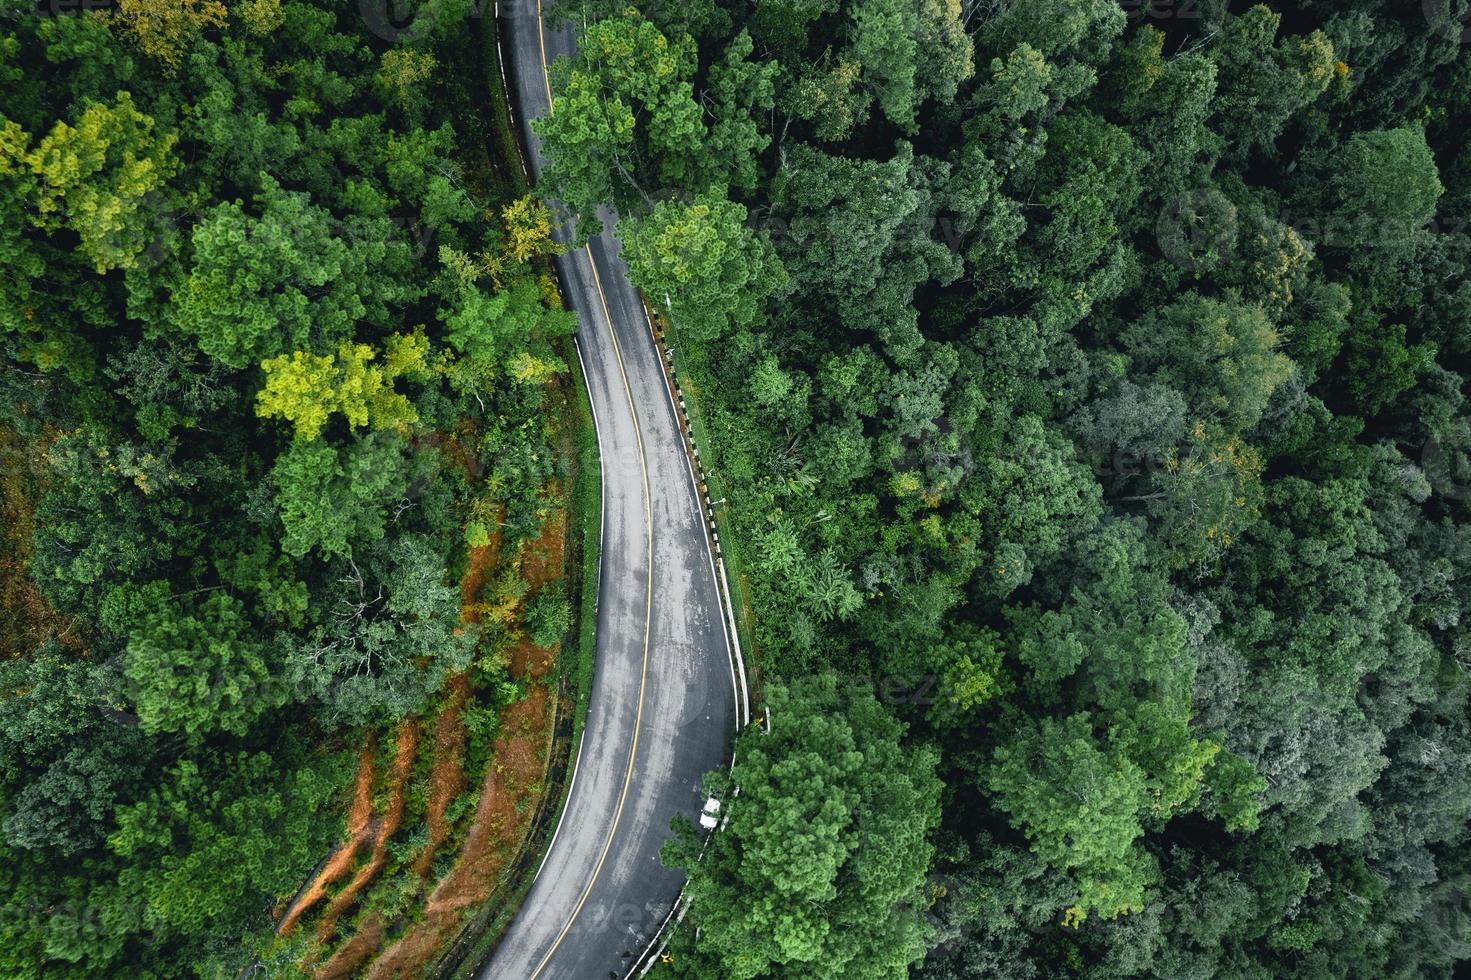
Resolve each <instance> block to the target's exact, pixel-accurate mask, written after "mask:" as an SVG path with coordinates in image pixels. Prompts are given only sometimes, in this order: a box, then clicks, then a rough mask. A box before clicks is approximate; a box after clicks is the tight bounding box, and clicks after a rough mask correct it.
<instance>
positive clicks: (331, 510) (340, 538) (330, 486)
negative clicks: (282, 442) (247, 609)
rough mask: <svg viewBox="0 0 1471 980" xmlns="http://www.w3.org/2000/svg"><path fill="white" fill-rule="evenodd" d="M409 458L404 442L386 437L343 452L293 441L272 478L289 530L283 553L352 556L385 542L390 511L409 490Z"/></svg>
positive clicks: (368, 438)
mask: <svg viewBox="0 0 1471 980" xmlns="http://www.w3.org/2000/svg"><path fill="white" fill-rule="evenodd" d="M403 454H404V443H403V440H402V439H401V438H400V437H398V436H396V435H393V434H390V433H383V432H372V433H369V434H367V435H365V436H361V437H358V438H355V439H353V440H352V441H351V442H350V443H348V444H347V445H345V446H340V447H339V446H333V445H331V444H329V443H325V442H320V441H313V442H305V441H301V440H297V441H295V442H293V443H292V444H291V445H290V446H289V447H287V449H286V451H285V452H283V453H282V454H281V455H280V456H279V457H278V458H277V460H276V463H275V465H274V466H273V467H272V468H271V474H270V480H271V484H272V486H273V487H274V488H275V499H276V508H277V512H278V513H279V514H280V518H281V524H282V526H283V528H284V530H285V536H284V537H283V539H282V541H281V550H282V551H284V552H285V553H286V554H288V555H294V556H296V557H301V556H303V555H305V554H306V553H307V552H309V551H311V550H312V549H316V550H317V551H319V552H320V553H321V554H322V555H324V556H330V555H342V556H350V555H351V554H352V551H353V544H354V543H362V542H371V541H377V540H379V539H381V538H382V537H383V534H384V527H385V524H386V523H387V519H388V514H387V509H388V506H389V504H390V503H392V502H393V501H395V500H397V499H398V498H400V497H401V496H402V495H403V493H404V490H405V489H406V486H407V483H406V472H407V467H406V465H405V461H404V455H403Z"/></svg>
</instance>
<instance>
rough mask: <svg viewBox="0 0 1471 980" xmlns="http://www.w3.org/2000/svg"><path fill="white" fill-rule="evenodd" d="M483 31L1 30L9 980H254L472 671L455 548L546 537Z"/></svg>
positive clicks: (551, 335) (518, 242) (457, 14)
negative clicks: (480, 513) (361, 812)
mask: <svg viewBox="0 0 1471 980" xmlns="http://www.w3.org/2000/svg"><path fill="white" fill-rule="evenodd" d="M471 13H472V11H471V10H470V9H469V8H468V7H467V6H465V5H444V9H442V10H440V11H438V12H437V14H436V16H435V18H434V29H433V30H431V31H428V32H416V33H412V34H410V32H405V33H404V35H403V36H402V37H400V38H399V39H398V42H397V43H391V42H390V41H389V40H388V39H387V38H386V37H385V36H383V34H379V33H374V30H373V25H372V24H371V23H369V22H368V20H366V19H365V11H364V10H361V9H360V8H359V6H358V5H357V4H356V3H352V2H345V3H327V4H321V3H297V2H290V0H288V2H284V3H278V2H275V0H242V2H239V3H235V2H232V3H230V4H229V5H228V9H227V7H226V5H225V4H222V3H219V2H215V0H199V2H193V0H190V2H172V0H123V2H122V3H119V4H118V5H117V7H116V8H115V9H113V10H109V11H92V10H91V9H90V8H89V9H88V10H82V9H81V8H76V9H72V10H68V11H57V10H52V11H50V14H52V15H51V16H47V15H45V14H44V13H42V14H36V13H35V12H32V11H26V12H20V11H19V10H18V8H17V9H16V10H9V9H7V12H6V16H5V17H4V19H3V24H4V26H3V28H0V90H3V94H0V229H3V230H0V265H3V271H0V436H3V438H4V445H5V447H6V450H7V455H6V456H5V458H4V462H3V464H0V515H3V517H0V520H3V521H4V525H3V527H0V532H3V534H0V551H3V552H5V557H4V560H3V562H0V565H3V567H4V576H5V578H4V582H5V588H4V590H3V592H0V620H4V621H5V624H6V628H5V629H4V631H3V637H4V641H3V642H4V644H5V645H4V647H3V648H0V891H3V892H4V897H3V898H0V923H3V926H0V933H3V935H4V937H5V941H4V943H3V944H0V945H3V948H0V975H4V976H6V977H41V976H46V977H52V976H55V977H83V976H89V977H98V976H128V977H140V978H164V977H184V976H221V977H222V976H233V975H236V974H239V973H241V972H242V971H243V970H244V969H245V968H246V967H247V966H248V965H249V964H250V963H251V960H252V957H253V955H254V952H255V950H256V949H257V948H258V947H259V946H260V945H262V944H263V943H264V942H265V938H266V937H269V936H270V935H271V930H272V926H273V913H276V914H279V912H280V908H279V907H276V906H278V903H280V902H281V900H282V899H283V898H285V897H288V896H290V895H291V894H292V893H294V892H295V891H296V890H297V888H298V887H300V885H301V884H302V882H303V880H304V879H305V877H306V876H307V875H308V874H309V873H310V871H311V869H312V868H313V867H314V866H315V865H316V864H317V863H318V862H319V861H321V859H322V858H323V857H324V856H325V855H326V854H327V852H328V850H329V847H330V845H331V843H332V842H333V841H334V840H339V839H340V834H341V832H342V814H343V813H344V812H345V810H346V806H345V803H344V789H345V785H346V783H347V782H348V781H349V777H350V774H351V772H352V765H351V761H352V759H353V757H354V755H355V751H354V748H353V746H355V745H356V744H358V743H360V742H361V741H362V739H363V737H364V734H365V732H374V731H380V730H381V731H393V730H395V729H396V728H397V727H398V725H399V724H400V722H401V721H402V720H403V719H406V718H412V717H414V716H415V715H417V714H420V713H422V712H424V711H426V710H427V709H429V708H430V707H431V706H432V705H434V704H435V698H436V696H437V695H438V693H439V692H440V691H441V689H442V688H444V687H445V682H446V678H447V677H449V676H451V675H452V674H456V673H462V672H464V671H466V670H467V668H468V667H469V665H470V663H471V662H472V660H474V659H475V657H476V653H477V650H480V645H481V644H482V643H486V642H488V641H487V640H486V637H485V635H484V633H483V632H482V631H480V630H478V629H477V628H476V626H475V625H474V624H472V623H468V622H462V616H461V603H462V596H461V592H460V583H459V578H460V576H461V573H462V568H463V565H464V562H465V557H466V554H467V544H466V541H465V534H464V531H463V530H462V528H463V526H464V524H465V523H466V518H467V516H468V513H469V511H470V509H471V502H472V499H474V498H477V497H479V496H481V495H484V496H487V497H490V496H493V497H494V499H495V500H496V501H497V503H498V504H499V505H500V506H502V507H503V508H504V514H503V521H502V525H503V528H504V531H503V536H504V539H505V541H506V544H507V546H508V547H509V548H511V549H513V550H514V549H515V548H516V547H517V545H518V544H519V540H520V537H522V536H524V535H526V534H527V533H529V531H530V530H531V529H533V528H534V527H535V526H536V525H537V520H536V515H537V514H538V513H539V512H541V511H542V510H544V509H545V507H546V499H545V488H546V487H547V486H548V484H549V482H550V481H551V479H552V477H553V468H554V466H555V460H556V454H555V453H554V452H553V450H552V449H551V448H550V442H551V437H550V432H551V431H552V429H551V426H552V420H551V419H549V418H548V408H547V404H546V403H545V402H544V401H543V399H544V396H545V392H546V390H547V383H548V380H549V379H551V378H552V377H553V376H554V375H556V374H557V373H558V372H560V371H562V370H563V367H564V362H563V361H562V359H561V358H560V357H559V356H558V354H557V353H556V351H555V349H554V348H553V346H552V341H553V340H555V339H556V338H557V337H559V336H562V335H565V334H567V333H569V332H570V331H571V329H572V327H573V321H572V317H571V315H570V314H569V313H566V312H564V311H561V310H560V309H554V308H553V307H554V305H555V290H554V289H552V288H550V286H549V284H548V283H546V281H545V278H544V276H543V275H542V272H541V270H540V269H539V268H537V266H536V263H537V262H538V261H539V260H540V257H541V256H544V255H546V254H548V253H549V252H550V251H552V250H553V248H554V246H552V245H551V244H550V240H551V222H550V217H549V214H548V212H547V211H546V209H545V207H543V206H542V205H541V204H540V203H539V202H537V201H535V200H533V199H531V198H527V197H524V196H523V194H522V192H521V189H520V187H519V184H518V183H517V182H515V181H510V180H506V179H505V178H504V175H502V174H500V173H499V172H498V171H497V170H495V166H496V165H495V164H488V163H486V162H485V161H486V157H487V152H486V145H485V140H486V138H487V136H486V131H485V127H484V125H483V121H482V119H481V118H480V116H479V114H478V113H479V108H478V107H477V106H474V105H473V99H474V96H472V95H470V94H469V91H470V89H471V88H473V85H471V83H470V81H467V78H468V79H471V80H473V83H474V85H479V84H481V82H480V81H479V80H478V79H475V75H474V72H479V71H481V70H482V67H483V63H482V61H481V60H480V59H481V52H480V51H479V49H478V48H477V45H478V44H479V43H480V40H479V35H478V34H477V33H476V32H473V31H470V30H469V29H468V21H466V18H467V17H468V16H470V14H471ZM452 65H453V66H455V67H454V69H453V72H452V71H451V68H450V66H452ZM472 66H473V68H474V72H472V71H471V70H470V69H471V67H472ZM763 70H764V69H763ZM455 73H459V74H463V75H465V76H466V77H456V74H455ZM620 77H621V76H620ZM474 91H477V92H478V91H481V89H479V88H474ZM757 94H758V95H759V93H757ZM742 97H743V96H741V95H736V94H733V95H732V96H731V98H732V99H734V100H735V101H736V102H737V103H739V102H740V99H741V98H742ZM660 118H661V119H662V118H663V117H662V116H661V117H660ZM748 129H749V127H748ZM670 138H671V139H675V137H674V136H671V137H670ZM730 139H731V141H732V145H733V147H739V146H746V145H748V144H749V143H750V142H751V141H752V140H753V137H752V135H751V134H750V133H749V131H745V132H740V133H733V134H732V135H731V137H730ZM757 142H759V140H757ZM683 145H684V144H680V143H679V142H678V139H675V143H674V144H672V146H683ZM732 152H735V151H734V150H732ZM746 152H750V151H749V149H748V150H747V151H746ZM496 155H497V156H499V155H500V154H496ZM467 160H469V161H474V164H473V165H467V164H466V162H465V161H467ZM487 175H488V176H487ZM502 183H504V184H505V186H501V184H502ZM721 203H723V202H721ZM736 227H737V228H739V222H738V221H737V222H736ZM754 315H755V314H754V313H749V314H747V322H749V321H750V319H752V318H754ZM12 447H19V449H18V451H17V453H16V458H18V459H22V460H27V461H30V463H31V465H29V466H28V467H24V468H15V467H12V466H11V465H10V463H11V461H12V456H11V454H10V450H11V449H12ZM481 533H482V534H483V533H484V532H483V529H482V532H481ZM12 549H14V560H12V554H11V550H12ZM513 577H514V576H513ZM17 583H21V584H17ZM513 584H514V583H513ZM522 588H523V589H524V585H523V586H522ZM563 604H564V606H565V605H566V601H565V599H564V600H563ZM569 616H570V613H569V612H568V611H567V610H566V609H565V608H564V609H563V610H562V611H561V618H560V622H561V623H562V629H561V632H565V631H566V629H567V619H568V617H569ZM543 618H544V619H545V620H546V622H545V623H543V624H542V627H541V629H540V630H539V631H538V636H539V637H543V638H544V637H545V636H546V634H547V632H548V630H550V629H551V628H552V627H554V626H555V625H556V624H557V622H558V621H559V620H558V618H557V616H556V610H555V609H553V610H552V611H551V613H550V614H549V615H547V616H545V617H543ZM12 621H14V622H15V623H17V625H16V627H15V628H14V629H12V628H11V623H12ZM36 623H42V624H46V626H45V628H42V627H41V626H35V625H33V624H36ZM558 639H560V633H559V634H557V635H556V636H555V637H553V638H552V639H551V640H550V641H548V642H556V640H558ZM481 652H482V653H485V651H483V650H482V651H481ZM482 659H485V660H487V661H489V659H490V658H489V657H488V656H485V657H482ZM485 673H487V674H494V673H495V670H494V669H491V668H487V670H486V671H485ZM500 676H501V677H502V678H503V676H504V675H503V674H501V675H500ZM491 686H492V687H493V686H494V685H493V684H492V685H491ZM480 710H483V711H489V710H490V709H489V708H483V709H480ZM416 805H419V806H420V810H421V813H422V804H416ZM419 819H420V820H421V821H422V816H420V817H419Z"/></svg>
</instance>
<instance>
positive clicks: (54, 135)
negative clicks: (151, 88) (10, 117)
mask: <svg viewBox="0 0 1471 980" xmlns="http://www.w3.org/2000/svg"><path fill="white" fill-rule="evenodd" d="M10 132H11V136H12V138H15V137H18V136H19V135H20V134H19V133H18V131H16V130H11V131H10ZM177 139H178V134H177V133H172V132H170V133H163V134H155V133H154V122H153V119H152V118H151V117H149V116H147V115H144V114H143V113H142V112H139V111H138V109H137V107H136V106H135V105H134V103H133V96H132V95H131V94H130V93H128V92H118V93H117V97H116V98H115V99H114V100H113V103H112V104H111V105H108V104H106V103H94V104H91V105H88V106H87V107H86V108H85V109H83V110H82V113H81V116H80V117H79V118H78V119H77V123H76V125H75V126H72V125H68V124H67V123H65V122H58V123H57V124H56V125H55V127H53V128H52V130H51V132H50V133H48V134H47V135H46V136H44V137H42V139H41V141H40V142H39V143H38V144H37V145H36V148H35V149H34V150H32V151H31V152H30V153H28V154H27V155H26V162H27V163H28V164H29V165H30V168H31V170H32V172H33V173H34V174H35V178H36V185H37V190H36V194H37V197H36V213H35V214H34V215H33V217H32V220H33V221H34V222H35V223H36V224H37V225H38V226H39V227H41V228H45V229H47V230H52V231H54V230H56V229H60V228H66V229H69V230H70V231H73V232H75V233H76V234H77V236H78V237H79V238H80V239H81V242H82V250H83V251H84V252H85V253H86V255H87V257H88V258H89V259H91V261H92V263H93V265H94V266H95V267H96V269H97V271H98V272H106V271H107V270H108V269H116V268H121V269H127V268H130V267H131V266H132V265H133V263H134V261H135V260H136V258H137V255H138V253H139V252H140V251H142V249H143V247H144V246H145V245H146V244H147V243H148V242H149V241H150V240H151V239H152V237H153V229H152V228H151V227H150V224H149V223H150V222H153V221H157V220H159V219H160V218H161V217H162V215H161V214H159V213H156V212H155V211H153V210H150V208H149V205H150V203H151V204H152V205H154V206H155V207H156V206H158V205H159V204H161V203H162V197H161V193H160V189H161V187H162V186H163V183H164V181H166V180H167V179H168V178H169V176H170V175H171V174H172V172H173V170H174V168H175V167H176V166H177V163H176V161H175V160H174V158H173V156H172V150H173V147H174V143H175V142H176V140H177Z"/></svg>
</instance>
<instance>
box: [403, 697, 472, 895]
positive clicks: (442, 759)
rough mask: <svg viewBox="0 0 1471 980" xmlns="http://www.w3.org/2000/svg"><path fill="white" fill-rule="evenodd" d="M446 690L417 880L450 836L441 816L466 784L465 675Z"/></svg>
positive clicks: (436, 731)
mask: <svg viewBox="0 0 1471 980" xmlns="http://www.w3.org/2000/svg"><path fill="white" fill-rule="evenodd" d="M446 689H447V690H448V692H449V695H448V697H447V698H446V700H445V703H444V708H443V709H441V710H440V712H439V718H438V719H436V720H435V723H434V745H433V750H434V769H433V770H432V771H431V772H430V774H429V804H428V808H427V810H426V812H425V814H424V820H425V822H426V823H427V824H428V827H429V839H428V841H427V842H426V843H425V845H424V851H423V853H421V854H420V855H419V857H418V858H417V859H416V860H415V861H414V869H413V870H414V874H415V875H417V876H418V877H420V878H422V877H424V876H425V875H426V874H428V873H429V867H430V865H431V864H432V863H433V862H434V853H435V851H437V850H438V849H439V845H440V844H442V843H443V842H444V838H445V835H446V834H448V832H449V828H448V826H447V825H446V824H445V822H444V814H445V811H446V810H447V809H449V805H450V803H451V802H452V801H453V800H454V798H455V797H456V796H458V795H459V794H460V790H461V789H462V788H463V786H464V782H465V768H464V761H465V726H464V725H463V724H461V723H460V709H461V708H463V707H464V705H465V700H466V699H467V698H468V697H469V696H470V681H469V679H468V678H467V677H466V676H465V675H464V674H456V675H455V676H453V677H451V678H450V679H449V681H448V683H447V685H446Z"/></svg>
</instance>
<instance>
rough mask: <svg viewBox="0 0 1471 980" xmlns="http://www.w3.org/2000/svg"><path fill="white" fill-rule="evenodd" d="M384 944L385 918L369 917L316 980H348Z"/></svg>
mask: <svg viewBox="0 0 1471 980" xmlns="http://www.w3.org/2000/svg"><path fill="white" fill-rule="evenodd" d="M381 942H383V917H382V916H381V915H379V914H378V913H376V912H374V913H373V914H371V915H369V916H367V917H366V918H364V919H363V921H362V923H361V924H360V925H359V926H358V931H357V932H356V933H355V934H354V935H353V937H352V938H351V939H349V940H348V941H347V942H345V943H343V944H342V946H341V947H339V948H338V950H337V952H335V953H333V954H332V957H331V958H330V959H329V960H327V962H326V963H323V964H322V966H321V969H319V970H317V972H316V980H347V978H348V977H350V976H352V975H353V974H355V973H357V971H358V969H359V968H360V967H361V966H362V965H363V963H364V962H366V961H367V959H368V957H370V956H372V955H373V950H375V949H377V948H378V944H379V943H381Z"/></svg>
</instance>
